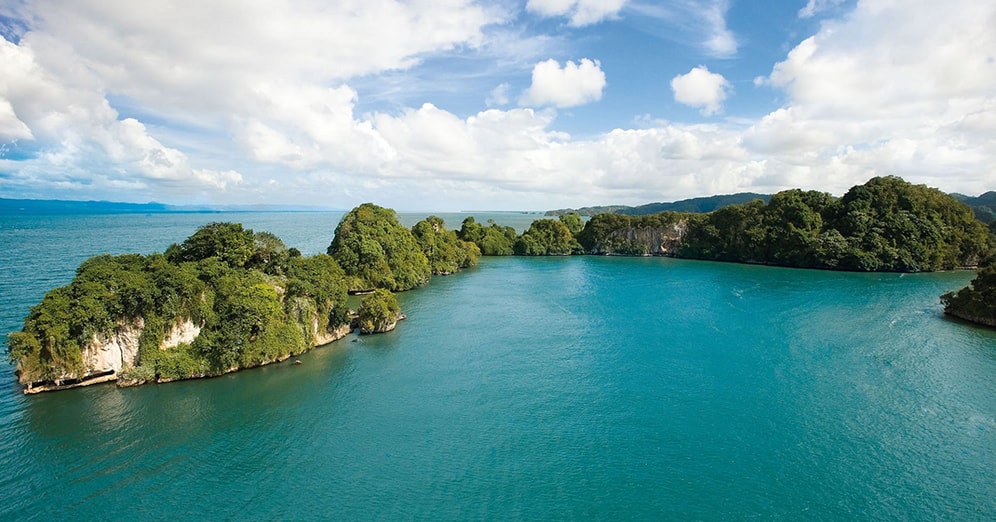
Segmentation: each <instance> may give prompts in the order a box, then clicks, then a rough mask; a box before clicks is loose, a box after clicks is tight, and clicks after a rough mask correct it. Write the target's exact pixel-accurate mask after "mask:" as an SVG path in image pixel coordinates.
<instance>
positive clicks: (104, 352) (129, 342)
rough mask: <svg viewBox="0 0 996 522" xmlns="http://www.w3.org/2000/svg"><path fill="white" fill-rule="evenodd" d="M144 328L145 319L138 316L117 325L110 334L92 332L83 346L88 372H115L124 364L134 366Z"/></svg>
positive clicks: (84, 361)
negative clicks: (129, 321)
mask: <svg viewBox="0 0 996 522" xmlns="http://www.w3.org/2000/svg"><path fill="white" fill-rule="evenodd" d="M144 328H145V321H144V320H142V318H138V320H136V321H135V322H133V323H126V324H121V325H119V326H118V327H117V328H116V329H115V331H114V332H111V333H110V334H94V336H93V339H91V340H90V342H89V343H88V344H87V345H86V347H84V348H83V363H84V364H85V365H86V367H87V368H88V369H89V371H90V373H100V372H106V371H108V370H114V373H115V374H117V373H118V372H120V371H121V369H122V368H124V367H125V366H134V364H135V357H137V356H138V340H139V338H140V337H142V330H143V329H144Z"/></svg>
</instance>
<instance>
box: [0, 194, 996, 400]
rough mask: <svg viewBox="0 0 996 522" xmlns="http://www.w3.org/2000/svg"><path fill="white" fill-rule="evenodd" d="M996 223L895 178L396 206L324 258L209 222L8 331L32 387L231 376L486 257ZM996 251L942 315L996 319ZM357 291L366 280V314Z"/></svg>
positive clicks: (808, 252)
mask: <svg viewBox="0 0 996 522" xmlns="http://www.w3.org/2000/svg"><path fill="white" fill-rule="evenodd" d="M994 238H996V236H994V235H993V230H991V229H989V228H987V227H986V226H985V225H983V224H982V223H981V222H980V221H978V220H977V219H976V218H975V215H973V213H972V210H971V209H970V208H969V207H967V206H966V205H964V204H962V203H960V202H959V201H957V200H956V199H954V198H953V197H951V196H948V195H946V194H944V193H942V192H940V191H939V190H936V189H931V188H927V187H925V186H923V185H912V184H910V183H907V182H905V181H903V180H902V179H900V178H896V177H883V178H873V179H872V180H870V181H868V182H867V183H866V184H864V185H860V186H856V187H853V188H852V189H851V190H849V191H848V192H847V193H846V194H845V195H844V196H843V197H841V198H835V197H833V196H831V195H829V194H826V193H821V192H812V191H808V192H807V191H801V190H788V191H784V192H779V193H777V194H775V195H773V196H772V197H771V199H770V201H768V202H767V203H765V202H764V201H761V200H755V201H751V202H747V203H741V204H734V205H729V206H726V207H722V208H720V209H717V210H714V211H712V212H709V213H704V214H703V213H682V212H670V211H669V212H662V213H660V214H656V215H646V216H628V215H622V214H608V213H606V214H597V215H595V216H593V217H591V219H590V220H588V221H587V222H586V223H583V222H582V220H581V219H580V216H578V215H577V214H564V215H561V216H559V218H558V219H539V220H536V221H534V222H533V224H532V225H531V226H530V227H529V228H528V229H527V230H525V231H524V232H523V233H522V234H519V235H516V233H515V230H513V229H512V228H511V227H505V226H501V225H498V224H497V223H494V222H490V223H488V225H487V226H485V225H482V224H480V223H478V222H476V221H475V220H474V218H473V217H468V218H466V219H465V220H464V221H463V223H462V225H461V228H460V230H459V231H450V230H447V229H446V227H445V223H444V222H443V220H442V219H440V218H438V217H435V216H430V217H427V218H426V219H424V220H422V221H419V222H418V223H417V224H416V225H415V226H414V227H413V228H412V229H411V230H409V229H407V228H405V227H404V226H402V225H401V224H400V223H399V222H398V220H397V215H396V214H395V212H394V211H393V210H390V209H385V208H382V207H378V206H376V205H373V204H370V203H366V204H363V205H360V206H359V207H357V208H355V209H353V210H351V211H350V212H348V213H347V214H346V215H345V216H344V217H343V218H342V220H341V221H340V223H339V225H338V227H337V228H336V230H335V236H334V238H333V240H332V242H331V244H330V245H329V247H328V252H327V254H320V255H316V256H310V257H304V256H302V255H301V253H300V252H298V251H297V250H296V249H293V248H287V247H286V246H285V245H284V243H283V242H282V241H281V240H280V239H279V238H278V237H276V236H274V235H273V234H270V233H267V232H253V231H252V230H248V229H244V228H243V227H242V226H241V225H239V224H235V223H212V224H209V225H206V226H204V227H202V228H201V229H199V230H198V231H197V232H196V233H194V234H193V235H192V236H191V237H189V238H187V239H186V240H185V241H184V242H183V243H181V244H174V245H171V246H170V247H169V248H167V249H166V251H165V252H164V253H161V254H152V255H149V256H143V255H138V254H126V255H119V256H111V255H103V256H97V257H94V258H91V259H89V260H87V261H85V262H84V263H83V264H82V265H80V267H79V268H78V269H77V272H76V277H75V278H74V279H73V281H72V282H71V283H70V284H68V285H66V286H64V287H60V288H56V289H54V290H52V291H50V292H48V294H46V295H45V297H44V298H43V299H42V302H41V303H39V304H38V305H36V306H34V307H33V308H32V309H31V311H30V313H29V314H28V316H27V317H26V318H25V319H24V328H23V329H22V330H21V331H20V332H14V333H11V334H10V335H9V336H8V339H7V344H8V353H9V358H10V360H11V361H12V362H13V363H14V364H15V366H16V368H17V375H18V379H19V381H20V382H21V383H22V384H24V385H25V386H26V390H25V391H26V392H34V391H43V390H48V389H61V388H64V387H70V386H74V385H81V384H91V383H94V382H103V381H107V380H118V382H119V384H137V383H143V382H166V381H171V380H177V379H188V378H197V377H206V376H214V375H220V374H223V373H227V372H230V371H235V370H238V369H242V368H249V367H255V366H260V365H264V364H268V363H272V362H276V361H281V360H284V359H287V358H288V357H291V356H294V355H297V354H300V353H303V352H304V351H307V350H309V349H310V348H312V347H314V346H318V345H322V344H326V343H328V342H331V341H333V340H335V339H338V338H341V337H343V336H345V335H346V334H347V333H348V332H349V331H350V329H351V322H352V324H353V325H354V326H355V327H356V328H359V329H360V331H361V332H364V333H373V332H384V331H388V330H390V329H392V328H394V325H395V324H396V323H397V321H398V320H399V319H400V318H403V314H402V313H401V310H400V308H399V307H398V303H397V301H396V299H395V298H394V296H393V294H391V292H393V291H404V290H408V289H412V288H416V287H418V286H421V285H424V284H426V283H427V282H428V281H429V279H430V278H431V276H432V275H440V274H451V273H453V272H455V271H458V270H460V269H462V268H466V267H470V266H473V265H474V264H476V263H477V259H478V256H479V255H482V254H483V255H513V254H517V255H526V256H535V255H571V254H596V255H599V254H600V255H637V256H647V255H661V256H673V257H684V258H691V259H707V260H719V261H732V262H743V263H762V264H770V265H781V266H790V267H808V268H821V269H837V270H857V271H899V272H920V271H933V270H944V269H952V268H959V267H974V266H977V265H980V264H986V263H991V262H992V260H993V259H994V251H996V249H994V245H996V239H994ZM994 267H996V265H989V266H988V267H987V268H984V269H983V270H981V271H980V272H979V275H978V277H977V278H976V279H975V280H974V281H973V282H972V285H971V286H970V287H969V288H966V289H963V290H960V291H958V292H952V293H949V294H945V295H944V296H943V298H942V300H943V302H944V304H945V311H946V312H947V313H949V314H952V315H956V316H958V317H963V318H965V319H969V320H972V321H975V322H979V323H982V324H988V325H990V326H994V325H996V268H994ZM350 291H354V292H358V293H364V294H368V295H365V296H364V298H363V301H362V303H361V305H360V309H359V312H358V314H356V315H353V316H351V313H350V311H349V310H348V309H347V306H346V303H347V294H348V292H350Z"/></svg>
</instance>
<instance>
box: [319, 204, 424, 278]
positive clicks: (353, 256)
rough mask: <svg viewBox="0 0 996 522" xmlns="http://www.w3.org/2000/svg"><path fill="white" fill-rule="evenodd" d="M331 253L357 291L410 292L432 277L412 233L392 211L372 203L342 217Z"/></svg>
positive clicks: (333, 240)
mask: <svg viewBox="0 0 996 522" xmlns="http://www.w3.org/2000/svg"><path fill="white" fill-rule="evenodd" d="M328 254H329V255H330V256H332V257H333V258H334V259H335V260H336V262H338V263H339V266H341V267H342V269H343V270H344V271H345V272H346V275H347V276H350V277H352V278H353V281H352V283H351V287H352V289H355V290H362V289H369V288H386V289H388V290H391V291H395V292H398V291H403V290H409V289H411V288H415V287H417V286H421V285H424V284H425V283H427V282H428V281H429V277H430V275H431V274H432V269H431V268H430V266H429V260H428V258H426V257H425V254H424V253H422V249H421V248H420V247H419V244H418V241H416V239H415V236H413V235H412V232H411V231H410V230H408V229H407V228H405V227H404V226H402V225H401V224H400V223H399V222H398V217H397V215H396V214H395V213H394V211H393V210H391V209H386V208H383V207H379V206H377V205H374V204H372V203H364V204H362V205H360V206H358V207H356V208H354V209H353V210H350V211H349V212H348V213H347V214H346V215H345V216H343V218H342V220H341V221H340V222H339V225H338V226H337V227H336V229H335V237H334V238H333V239H332V243H331V244H330V245H329V248H328Z"/></svg>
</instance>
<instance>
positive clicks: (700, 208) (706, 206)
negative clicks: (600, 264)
mask: <svg viewBox="0 0 996 522" xmlns="http://www.w3.org/2000/svg"><path fill="white" fill-rule="evenodd" d="M755 199H760V200H761V201H763V202H765V203H767V202H768V201H769V200H770V199H771V194H757V193H755V192H738V193H736V194H722V195H718V196H706V197H700V198H690V199H682V200H679V201H673V202H670V203H647V204H646V205H639V206H636V207H631V206H628V205H606V206H596V207H581V208H576V209H574V208H565V209H558V210H549V211H547V212H546V215H548V216H560V215H563V214H569V213H571V212H577V213H578V214H580V215H582V216H594V215H595V214H624V215H627V216H646V215H650V214H660V213H661V212H665V211H669V210H670V211H673V212H696V213H703V214H704V213H706V212H712V211H713V210H716V209H718V208H722V207H725V206H727V205H739V204H741V203H747V202H749V201H753V200H755Z"/></svg>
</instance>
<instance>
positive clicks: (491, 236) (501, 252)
mask: <svg viewBox="0 0 996 522" xmlns="http://www.w3.org/2000/svg"><path fill="white" fill-rule="evenodd" d="M457 237H459V238H460V239H462V240H463V241H469V242H472V243H474V244H476V245H477V247H478V249H479V250H480V251H481V254H482V255H485V256H510V255H512V254H513V253H515V252H514V250H513V247H514V246H515V239H516V234H515V229H514V228H512V227H506V226H501V225H499V224H497V223H495V222H494V220H490V219H489V220H488V226H486V227H485V226H484V225H481V224H480V223H478V222H477V221H476V220H474V217H473V216H470V217H467V218H466V219H464V220H463V223H462V224H461V226H460V231H459V232H457Z"/></svg>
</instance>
